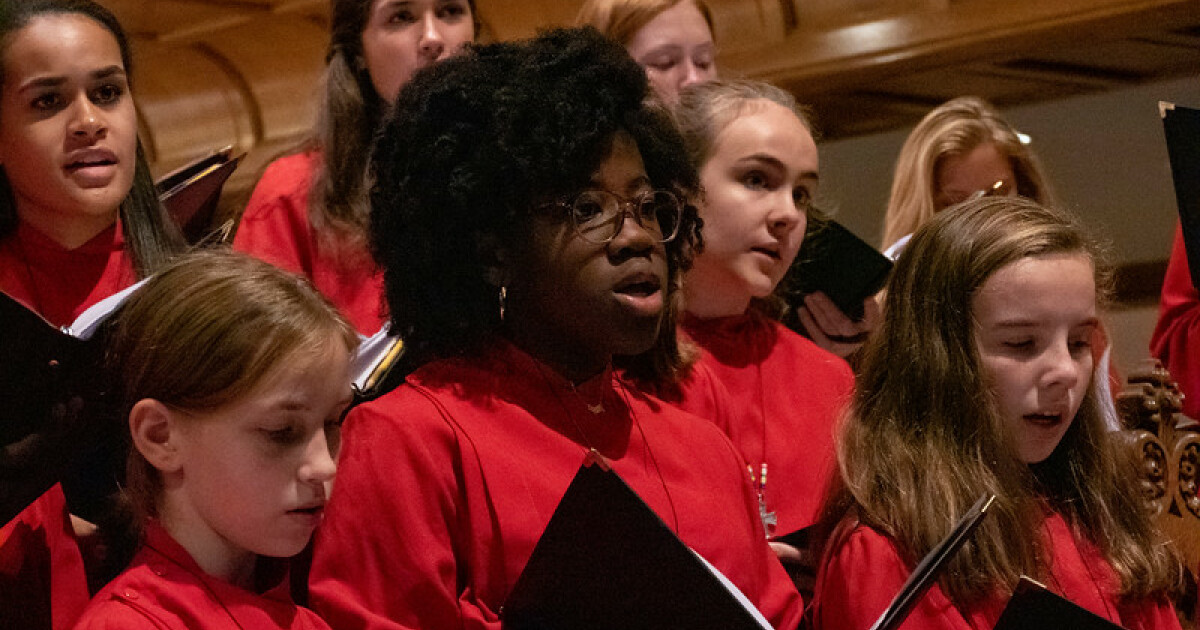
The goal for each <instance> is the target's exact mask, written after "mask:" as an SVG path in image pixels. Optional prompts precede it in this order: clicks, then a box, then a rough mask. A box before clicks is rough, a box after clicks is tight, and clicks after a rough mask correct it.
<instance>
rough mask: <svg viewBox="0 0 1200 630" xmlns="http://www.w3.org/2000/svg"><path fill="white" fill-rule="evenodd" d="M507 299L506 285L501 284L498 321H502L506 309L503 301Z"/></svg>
mask: <svg viewBox="0 0 1200 630" xmlns="http://www.w3.org/2000/svg"><path fill="white" fill-rule="evenodd" d="M507 299H508V287H505V286H501V287H500V321H504V313H505V312H506V311H507V309H506V308H505V304H504V302H505V300H507Z"/></svg>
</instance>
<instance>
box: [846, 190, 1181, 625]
mask: <svg viewBox="0 0 1200 630" xmlns="http://www.w3.org/2000/svg"><path fill="white" fill-rule="evenodd" d="M1051 253H1078V254H1080V255H1083V256H1086V257H1088V258H1089V259H1090V260H1091V261H1092V262H1093V265H1094V268H1095V279H1096V283H1097V294H1098V295H1101V296H1103V295H1105V294H1106V293H1107V291H1106V287H1108V286H1109V283H1110V282H1109V277H1110V274H1109V271H1108V267H1107V266H1106V265H1105V264H1104V262H1103V257H1102V256H1101V255H1100V251H1099V249H1098V247H1097V246H1096V245H1095V243H1094V241H1092V240H1091V239H1089V238H1088V237H1087V236H1086V235H1085V233H1084V232H1083V230H1082V229H1081V227H1080V226H1079V224H1078V223H1077V222H1076V221H1075V219H1073V218H1072V217H1070V216H1068V215H1066V214H1064V213H1062V212H1060V211H1057V210H1054V209H1050V208H1046V207H1043V206H1041V205H1039V204H1037V203H1036V202H1033V201H1030V200H1028V199H1024V198H1020V197H1000V198H984V199H980V200H977V201H972V202H967V203H965V204H961V205H959V206H954V207H951V208H948V209H947V210H945V211H943V212H941V213H939V214H938V215H937V216H935V217H934V218H933V219H931V220H930V222H929V223H927V224H926V225H925V226H923V227H922V228H920V229H919V230H918V231H917V233H916V234H915V235H914V236H913V238H912V241H911V242H910V243H909V245H908V247H907V249H906V250H905V252H904V253H903V254H902V255H901V256H900V258H899V260H898V261H897V264H896V267H895V269H894V270H893V272H892V277H891V281H890V284H889V286H888V294H887V304H886V306H885V312H886V313H887V317H886V318H884V320H883V323H882V325H881V327H880V329H879V330H878V331H876V334H875V335H873V336H872V337H871V339H870V340H869V341H868V342H867V344H866V346H864V355H863V362H862V371H861V375H860V379H859V382H858V389H857V391H856V392H855V395H854V399H853V401H852V404H851V407H850V409H849V410H848V412H847V420H846V422H845V425H844V426H843V428H842V432H841V439H839V440H838V466H839V468H840V472H841V483H842V484H843V487H842V488H841V489H840V493H839V494H838V495H837V496H835V498H834V499H833V500H832V501H831V503H830V504H829V505H828V506H827V513H826V518H825V521H826V522H827V523H829V522H833V521H836V520H837V519H839V518H840V517H841V516H842V513H843V511H844V509H845V508H846V507H847V506H852V507H854V508H855V509H856V510H857V513H858V517H859V519H860V520H861V521H862V522H863V523H864V524H866V525H869V526H871V527H873V528H875V529H877V530H879V531H880V532H882V533H884V534H886V535H887V536H889V537H890V538H891V539H892V540H893V541H895V544H896V546H897V547H898V548H899V550H900V552H901V554H902V555H903V556H904V557H905V559H906V560H907V561H908V562H910V563H913V564H915V563H916V561H917V560H919V559H920V558H921V557H922V556H924V555H925V553H927V552H928V551H929V550H930V549H932V548H933V547H934V546H935V545H936V544H937V543H938V542H939V541H940V540H941V539H942V538H943V537H945V536H946V535H947V534H948V533H949V532H950V530H951V528H952V527H953V526H954V523H955V522H956V520H957V519H959V518H960V517H961V516H962V515H963V514H964V513H965V512H966V510H967V509H968V508H969V507H970V505H971V504H972V503H973V502H974V501H975V500H976V498H978V497H979V496H980V495H982V494H983V493H985V492H987V493H992V494H995V495H996V496H997V498H996V502H995V504H994V505H993V507H992V510H991V512H990V513H989V515H988V517H987V518H986V519H985V520H984V522H983V523H982V524H981V526H980V529H978V530H977V531H976V532H975V534H974V536H973V538H972V540H971V541H970V542H969V543H967V545H966V546H965V547H963V548H962V549H961V550H960V551H959V552H958V553H957V554H956V556H955V557H954V559H952V560H951V561H950V565H949V567H948V569H947V570H946V571H944V572H943V573H942V577H941V578H940V584H941V586H942V588H943V590H944V591H945V592H946V594H947V595H948V596H949V597H950V598H951V600H952V601H953V602H954V603H955V604H956V605H958V606H959V607H960V609H966V608H967V607H969V606H970V605H971V604H973V603H975V602H978V601H980V600H982V599H984V598H986V597H988V596H991V595H994V594H995V593H997V592H1001V591H1005V590H1006V589H1011V587H1013V586H1014V585H1015V584H1016V581H1017V579H1018V578H1019V576H1020V575H1022V574H1026V575H1030V576H1034V577H1037V576H1044V575H1045V572H1046V569H1047V565H1048V563H1047V560H1046V558H1048V557H1049V555H1048V553H1047V552H1049V551H1050V550H1048V549H1045V548H1044V545H1043V540H1042V536H1041V533H1040V532H1041V522H1042V519H1043V518H1044V515H1045V509H1046V507H1047V505H1048V507H1049V508H1051V509H1053V510H1055V511H1057V512H1058V513H1059V514H1061V515H1062V516H1063V517H1064V518H1065V519H1066V520H1067V522H1068V523H1070V525H1071V526H1072V528H1073V529H1074V531H1076V532H1077V533H1078V534H1079V535H1080V536H1081V537H1082V538H1083V539H1085V540H1087V541H1088V542H1090V543H1091V544H1093V545H1095V547H1096V548H1097V549H1098V550H1099V552H1100V554H1101V555H1102V556H1103V557H1104V558H1105V559H1106V560H1107V561H1108V562H1109V564H1110V565H1112V568H1113V569H1114V570H1115V572H1116V574H1117V576H1118V577H1119V579H1120V583H1121V594H1122V595H1123V596H1125V597H1129V598H1139V597H1146V596H1158V595H1163V594H1165V593H1167V592H1168V591H1170V590H1171V589H1173V588H1175V587H1177V585H1178V584H1179V580H1180V579H1181V569H1180V565H1179V562H1178V560H1177V558H1176V557H1175V555H1174V554H1173V553H1171V552H1170V551H1169V549H1168V548H1167V547H1166V546H1165V545H1164V544H1163V542H1162V541H1161V540H1160V536H1159V534H1158V533H1157V531H1156V530H1155V529H1154V527H1153V526H1152V525H1151V523H1150V520H1149V515H1148V512H1147V509H1146V506H1145V505H1144V503H1143V501H1142V499H1141V495H1140V493H1139V491H1138V488H1137V486H1136V483H1137V476H1136V473H1135V472H1134V469H1133V465H1132V460H1131V458H1129V457H1127V456H1125V455H1123V451H1121V450H1120V449H1121V446H1120V445H1119V444H1118V443H1117V442H1118V440H1117V439H1116V437H1115V434H1114V433H1112V432H1110V431H1108V430H1107V429H1106V426H1105V421H1104V418H1103V415H1102V414H1103V411H1102V410H1101V407H1100V405H1101V398H1100V397H1101V396H1102V394H1101V393H1100V392H1099V389H1098V385H1099V382H1100V379H1103V378H1105V375H1104V374H1099V375H1096V374H1093V375H1092V382H1091V386H1090V387H1089V389H1088V392H1087V394H1086V395H1085V397H1084V400H1083V402H1082V404H1081V406H1080V408H1079V412H1078V413H1077V414H1076V417H1075V419H1074V421H1073V422H1072V424H1071V427H1070V428H1069V429H1068V430H1067V432H1066V435H1065V436H1064V437H1063V439H1062V441H1061V442H1060V443H1059V446H1058V448H1057V449H1056V450H1055V451H1054V453H1053V454H1051V456H1050V457H1049V458H1048V459H1047V460H1046V461H1044V462H1041V463H1038V464H1033V465H1026V464H1024V463H1023V462H1022V461H1021V459H1020V457H1019V456H1018V454H1017V452H1016V448H1015V446H1014V444H1013V442H1012V440H1011V438H1010V436H1009V432H1008V430H1007V429H1006V427H1005V425H1004V423H1003V421H1002V420H1001V418H1000V417H999V413H998V411H997V407H996V402H995V400H994V399H993V396H992V394H991V393H990V388H989V387H988V384H987V382H986V381H985V378H984V375H983V370H982V368H981V363H980V358H979V354H978V350H977V348H976V344H975V340H974V321H973V315H972V308H971V304H972V298H973V296H974V294H975V292H976V291H978V290H979V288H980V287H981V286H982V285H983V284H984V282H985V281H986V280H987V279H988V278H989V277H990V276H991V275H992V274H993V273H995V272H996V271H997V270H999V269H1001V268H1002V267H1004V266H1006V265H1008V264H1011V263H1013V262H1015V261H1018V260H1021V259H1023V258H1026V257H1029V256H1039V255H1044V254H1051Z"/></svg>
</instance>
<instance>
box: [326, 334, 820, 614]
mask: <svg viewBox="0 0 1200 630" xmlns="http://www.w3.org/2000/svg"><path fill="white" fill-rule="evenodd" d="M589 405H590V406H592V408H593V409H597V410H598V411H597V412H595V413H593V412H592V411H589V409H588V407H589ZM596 405H601V406H602V407H603V410H599V407H597V406H596ZM589 447H594V448H595V449H597V450H598V451H599V452H600V453H602V454H603V455H604V456H605V457H606V458H608V459H609V460H611V462H612V468H613V470H614V471H615V472H616V473H617V474H618V475H620V476H621V478H622V479H624V480H625V482H626V483H628V484H629V486H630V487H632V488H633V490H634V491H635V492H637V493H638V495H639V496H641V498H642V499H643V500H644V501H646V503H647V504H648V505H649V506H650V508H651V509H653V510H654V511H655V512H656V513H657V514H658V515H659V516H660V517H661V518H662V519H663V521H664V522H665V523H666V524H667V525H668V526H669V527H671V528H672V529H673V530H674V531H676V532H677V534H678V535H679V537H680V538H681V539H682V540H683V541H684V542H685V543H687V544H688V545H689V546H690V547H692V549H694V550H695V551H696V552H698V553H699V554H700V555H702V556H704V557H705V558H706V559H707V560H708V561H709V562H711V563H712V564H713V565H714V566H715V567H716V568H717V569H719V570H720V571H721V572H723V573H724V574H725V575H726V576H727V577H728V578H729V579H730V580H731V581H732V582H733V583H734V584H735V585H737V587H738V588H739V589H741V590H742V591H743V592H744V593H745V594H746V595H747V597H748V598H749V599H750V601H751V602H753V603H754V604H755V605H756V606H757V607H758V608H759V609H760V610H761V611H762V612H763V614H764V616H766V618H767V619H768V620H770V621H771V623H772V624H773V625H774V626H775V627H777V628H787V629H788V630H790V629H791V628H794V627H796V625H797V623H798V621H799V618H800V614H801V607H802V602H801V600H800V596H799V594H798V593H797V592H796V590H795V588H794V587H793V586H792V584H791V582H790V580H789V578H788V576H787V575H786V573H785V572H784V571H783V568H782V566H781V565H780V564H779V563H778V562H777V561H776V560H775V559H774V557H773V555H772V554H771V551H770V549H769V548H768V547H767V545H766V543H765V541H764V540H763V536H762V529H761V525H760V523H759V520H758V516H757V513H756V508H755V505H754V501H755V499H754V497H753V493H752V491H751V488H750V485H749V483H748V481H747V479H746V474H745V469H744V464H743V463H742V462H741V458H739V457H738V455H737V453H736V451H735V450H734V448H733V446H732V445H731V444H730V443H729V440H727V439H726V438H725V437H724V436H723V435H721V433H720V432H719V431H718V430H717V429H716V428H715V427H712V426H711V425H710V424H708V423H706V422H704V421H701V420H699V419H697V418H694V417H692V416H690V415H688V414H686V413H683V412H681V411H679V410H678V409H675V408H674V407H672V406H670V405H667V404H664V403H662V402H660V401H658V400H657V399H654V398H651V397H649V396H646V395H645V394H643V393H641V392H639V391H637V390H636V389H634V388H633V387H632V386H631V385H629V384H627V383H626V382H625V381H624V380H623V379H622V378H621V377H620V376H618V375H615V374H613V373H611V372H609V371H606V372H605V373H603V374H601V375H599V376H597V377H595V378H593V379H591V380H589V381H588V382H586V383H584V384H582V385H579V386H577V387H572V386H571V385H570V383H568V382H567V381H566V380H565V379H563V378H561V377H560V376H558V375H557V374H556V373H554V372H553V371H552V369H551V368H549V367H547V366H545V365H543V364H541V363H539V362H537V361H536V360H535V359H533V358H532V357H530V356H529V355H527V354H525V353H524V352H522V351H521V350H519V349H517V348H516V347H515V346H512V345H511V344H509V343H507V342H503V341H501V342H497V343H496V344H495V347H493V348H492V349H490V350H488V351H487V352H486V354H485V355H484V356H479V357H470V358H462V359H450V360H444V361H437V362H434V363H431V364H429V365H426V366H424V367H423V368H421V369H419V370H417V371H416V372H415V373H414V374H412V375H410V377H409V378H408V381H407V382H406V383H405V384H404V385H402V386H400V387H399V388H397V389H396V390H393V391H392V392H390V393H388V394H386V395H385V396H383V397H381V398H379V399H376V400H374V401H372V402H369V403H366V404H364V405H362V406H359V407H356V408H355V409H353V410H352V411H351V412H350V414H349V416H348V418H347V420H346V425H345V434H344V439H343V450H342V455H341V461H340V469H339V471H338V478H337V481H336V482H335V484H334V491H333V496H332V498H331V502H330V505H329V509H328V512H327V517H326V520H325V522H324V523H323V524H322V526H321V528H320V530H319V531H318V534H317V541H316V545H315V552H314V558H313V565H312V572H311V574H310V580H309V587H310V601H311V603H312V605H313V608H314V609H315V610H317V611H318V612H319V613H320V614H321V615H322V616H323V617H324V618H325V619H326V620H328V621H329V623H330V625H332V626H334V627H345V628H374V629H384V628H390V629H396V628H414V629H417V628H420V629H432V628H464V629H480V628H490V629H498V628H499V627H500V621H499V613H500V607H501V605H502V604H503V603H504V601H505V598H506V597H507V596H508V593H509V591H510V589H511V588H512V586H513V584H514V583H515V581H516V579H517V576H518V575H519V574H520V573H521V570H522V569H523V568H524V566H525V564H526V562H527V561H528V559H529V556H530V554H531V553H532V552H533V548H534V545H535V544H536V543H537V541H538V538H539V537H540V536H541V533H542V531H543V530H544V529H545V527H546V524H547V523H548V522H549V520H550V516H551V514H552V513H553V512H554V509H555V507H556V506H557V505H558V502H559V499H561V498H562V496H563V494H564V492H565V491H566V489H567V486H568V485H569V483H570V482H571V480H572V478H573V477H574V475H575V473H576V471H577V470H578V468H579V466H580V465H581V464H582V463H583V462H584V460H585V458H586V450H587V448H589Z"/></svg>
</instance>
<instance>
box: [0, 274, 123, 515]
mask: <svg viewBox="0 0 1200 630" xmlns="http://www.w3.org/2000/svg"><path fill="white" fill-rule="evenodd" d="M137 286H139V285H134V286H133V287H130V288H129V289H126V290H125V291H122V292H120V293H118V294H116V295H114V296H111V297H109V298H107V299H104V300H101V301H100V302H98V303H96V304H95V305H93V306H92V307H91V308H89V309H88V310H86V311H85V312H84V313H83V314H82V315H80V316H79V318H78V319H76V320H75V322H73V323H72V324H71V325H70V326H67V327H63V328H58V327H56V326H54V325H52V324H51V323H50V322H48V321H46V320H44V319H42V318H41V317H40V316H39V315H38V314H37V313H35V312H34V311H33V310H31V309H29V308H27V307H26V306H25V305H24V304H22V303H20V302H18V301H17V300H15V299H13V298H12V297H10V296H9V295H7V294H4V293H0V321H2V322H3V326H2V327H0V400H3V401H4V404H3V405H0V524H3V523H7V522H8V521H10V520H12V518H13V517H14V516H16V515H17V514H19V513H20V512H21V510H23V509H25V507H26V506H27V505H29V503H31V502H32V501H33V500H34V499H36V498H38V497H39V496H41V495H42V494H43V493H45V492H46V491H47V490H49V489H50V487H51V486H53V485H54V484H55V483H59V482H62V483H63V489H64V491H65V492H66V494H67V500H68V504H69V505H70V507H71V512H72V513H73V514H78V515H79V516H82V517H84V518H87V519H89V520H92V519H95V518H97V514H98V511H100V510H103V509H104V499H105V498H106V497H107V496H108V495H109V494H111V493H112V492H114V491H116V489H117V486H116V483H117V476H118V475H119V474H120V471H122V470H123V469H124V457H123V456H121V455H119V454H118V453H120V452H122V449H121V445H122V444H123V443H124V432H123V427H124V425H123V423H122V422H121V419H120V418H118V417H117V416H118V414H117V411H116V409H115V408H114V407H113V404H112V400H113V395H112V394H113V391H114V386H115V384H114V383H113V382H112V379H111V378H110V376H109V375H108V372H107V370H105V369H104V341H103V339H104V337H105V335H104V323H105V322H106V321H107V320H108V318H109V316H110V315H111V314H112V312H113V311H114V310H115V309H116V308H117V307H118V306H119V305H120V304H121V303H122V302H123V301H124V298H125V297H126V296H128V295H129V294H130V293H132V292H133V291H134V290H135V289H136V287H137Z"/></svg>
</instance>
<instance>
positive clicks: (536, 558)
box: [500, 460, 771, 630]
mask: <svg viewBox="0 0 1200 630" xmlns="http://www.w3.org/2000/svg"><path fill="white" fill-rule="evenodd" d="M593 461H594V460H593ZM500 617H501V620H502V621H503V626H504V628H506V629H516V630H618V629H620V630H639V629H645V630H650V629H661V628H722V629H723V630H764V629H769V628H770V627H771V626H770V625H769V624H768V623H767V622H766V620H765V619H763V618H762V616H761V615H760V614H759V613H758V611H757V610H755V608H754V606H753V605H752V604H751V603H750V602H749V601H748V600H746V598H745V596H744V595H742V594H741V592H740V591H738V590H737V588H736V587H734V586H733V584H732V583H730V582H729V581H728V580H727V579H726V578H725V577H724V576H722V575H721V574H720V573H719V572H718V571H717V570H716V569H715V568H713V567H712V565H710V564H709V563H708V562H707V561H706V560H704V559H703V558H701V557H700V556H699V555H697V554H696V553H695V552H694V551H692V550H691V549H690V548H688V546H687V545H685V544H684V543H683V542H682V541H680V540H679V538H678V537H676V536H675V534H674V533H673V532H672V531H671V529H670V528H669V527H667V525H666V524H665V523H663V521H662V520H661V519H659V517H658V515H657V514H655V513H654V511H653V510H651V509H650V508H649V507H648V506H647V505H646V504H645V503H644V502H643V501H642V499H641V498H640V497H638V495H637V494H636V493H635V492H634V491H633V490H631V489H630V488H629V486H627V485H626V484H625V482H624V481H622V480H621V478H620V477H619V476H617V474H616V473H614V472H612V471H611V470H607V469H606V467H605V466H604V465H603V464H601V463H592V462H591V461H589V462H588V463H585V464H584V465H583V466H581V467H580V469H579V472H577V473H576V474H575V479H574V480H573V481H572V482H571V485H570V487H568V488H567V492H566V494H565V495H564V496H563V498H562V501H561V502H559V504H558V508H557V509H555V511H554V515H553V516H552V517H551V518H550V523H549V525H547V526H546V531H545V532H543V533H542V537H541V538H540V539H539V540H538V543H537V546H536V547H535V548H534V550H533V555H532V556H530V558H529V562H528V564H526V565H525V569H524V571H522V572H521V575H520V577H519V578H518V579H517V582H516V584H515V585H514V586H513V589H512V592H511V593H510V594H509V596H508V600H507V601H506V602H505V603H504V606H503V608H502V609H501V613H500Z"/></svg>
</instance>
